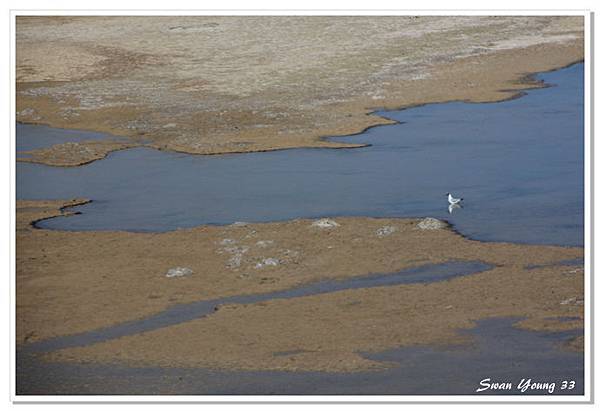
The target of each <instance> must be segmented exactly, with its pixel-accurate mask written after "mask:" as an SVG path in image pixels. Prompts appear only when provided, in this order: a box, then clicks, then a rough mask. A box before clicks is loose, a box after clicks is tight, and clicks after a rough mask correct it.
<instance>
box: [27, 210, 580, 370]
mask: <svg viewBox="0 0 600 411" xmlns="http://www.w3.org/2000/svg"><path fill="white" fill-rule="evenodd" d="M85 201H86V200H73V201H65V202H62V201H52V202H38V201H26V202H25V201H23V202H21V201H20V202H18V203H17V341H18V346H19V347H20V348H21V349H22V348H23V347H26V346H27V344H28V343H32V342H35V341H41V340H44V339H48V338H51V337H57V336H61V335H69V334H76V333H81V332H85V331H91V330H95V329H100V328H103V327H108V326H111V325H115V324H119V323H123V322H126V321H131V320H136V319H141V318H144V317H148V316H151V315H154V314H157V313H159V312H161V311H163V310H165V309H167V308H169V307H172V306H174V305H176V304H184V303H191V302H196V301H202V300H212V299H217V298H222V297H228V296H234V295H243V294H256V293H265V292H272V291H278V290H285V289H290V288H293V287H297V286H301V285H305V284H309V283H314V282H316V281H322V280H332V279H344V278H351V277H357V276H363V275H365V274H368V273H391V272H397V271H400V270H403V269H407V268H415V267H419V266H423V265H425V264H435V263H443V262H448V261H456V260H461V261H480V262H483V263H485V264H489V265H491V266H494V268H493V269H491V270H489V271H484V272H480V273H477V274H472V275H467V276H459V277H456V278H451V279H448V280H447V281H442V282H435V283H425V284H423V283H420V284H399V285H388V286H381V287H371V288H356V289H345V290H339V291H335V292H330V293H324V294H319V295H313V296H303V297H296V298H279V299H273V300H269V301H263V302H258V303H254V304H252V303H250V304H225V305H223V306H222V307H220V309H219V310H218V311H216V312H215V313H214V314H212V315H209V316H206V317H203V318H198V319H196V320H194V319H192V320H191V321H188V322H185V323H182V324H178V325H172V326H167V327H164V328H160V329H156V330H154V331H148V332H145V333H141V334H137V335H132V336H126V337H122V338H118V339H114V340H110V341H106V342H103V343H99V344H95V345H90V346H84V347H78V348H69V349H66V350H63V351H56V352H54V353H50V354H49V357H48V358H51V359H53V360H60V361H97V362H115V361H120V362H124V363H128V364H154V365H160V366H181V365H182V364H184V365H185V366H186V367H187V366H194V367H209V368H222V369H249V370H253V369H271V370H280V369H281V370H322V371H336V372H339V371H358V370H368V369H378V368H381V367H382V366H383V365H382V364H381V363H379V362H377V361H374V360H369V359H366V358H365V357H362V356H359V355H358V354H357V352H375V351H383V350H386V349H392V348H397V347H403V346H411V345H423V344H450V343H464V342H465V337H464V335H462V334H461V333H459V332H458V330H459V329H465V328H466V329H468V328H472V327H474V326H475V321H476V320H479V319H483V318H489V317H498V316H502V317H509V316H518V317H522V318H523V320H524V321H522V322H521V323H519V326H520V327H523V328H527V329H540V327H541V328H543V329H544V330H546V331H551V330H556V331H558V330H562V331H564V330H568V329H578V328H581V327H582V325H583V304H582V303H583V270H582V269H581V267H575V266H565V265H561V264H560V263H561V262H562V261H565V260H572V259H575V258H581V257H582V256H583V249H582V248H571V247H553V246H529V245H514V244H508V243H487V242H478V241H472V240H469V239H467V238H464V237H462V236H460V235H459V234H458V233H456V232H454V231H452V230H451V229H450V228H449V227H447V226H445V225H444V224H437V223H434V222H431V221H429V222H428V223H425V224H422V221H420V220H415V219H377V218H358V217H357V218H351V217H347V218H336V219H335V220H334V221H332V220H293V221H288V222H279V223H264V224H245V223H238V224H233V225H229V226H201V227H197V228H193V229H186V230H176V231H171V232H166V233H149V234H145V233H128V232H62V231H54V230H42V229H36V228H34V227H33V226H32V225H31V222H33V221H37V220H39V219H43V218H51V217H52V216H54V215H61V214H63V213H68V212H69V208H68V207H69V206H72V205H76V204H81V203H83V202H85ZM61 207H67V208H64V209H62V211H61ZM427 228H433V229H427ZM177 267H180V268H189V269H190V271H191V273H190V272H186V273H187V275H182V276H167V274H168V273H169V272H170V270H172V269H174V268H177ZM531 267H534V268H531ZM40 306H43V307H44V310H40V309H39V307H40ZM565 317H566V318H565ZM561 318H562V320H557V319H561ZM275 330H277V331H276V332H275ZM274 353H291V354H289V355H283V354H282V355H274Z"/></svg>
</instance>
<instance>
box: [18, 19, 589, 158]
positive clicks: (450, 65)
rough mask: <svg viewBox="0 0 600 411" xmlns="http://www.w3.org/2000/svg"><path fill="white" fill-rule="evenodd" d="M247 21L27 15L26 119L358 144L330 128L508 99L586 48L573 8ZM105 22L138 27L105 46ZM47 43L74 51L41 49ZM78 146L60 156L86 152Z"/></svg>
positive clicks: (225, 145) (21, 74) (197, 139)
mask: <svg viewBox="0 0 600 411" xmlns="http://www.w3.org/2000/svg"><path fill="white" fill-rule="evenodd" d="M250 20H252V19H249V20H248V19H242V20H239V19H231V18H230V19H228V18H208V17H197V18H188V19H184V20H181V19H179V20H177V21H175V20H172V19H168V18H167V19H162V20H156V19H152V18H149V19H143V18H142V19H140V18H138V19H136V26H135V27H136V28H135V29H132V28H131V27H129V28H123V23H124V22H126V21H127V20H119V18H92V19H86V18H69V19H55V18H31V17H29V18H22V19H20V20H19V21H18V24H17V38H18V45H17V47H18V53H17V54H18V56H17V111H18V115H17V119H18V120H19V121H22V122H27V123H39V124H47V125H50V126H54V127H60V128H71V129H85V130H94V131H101V132H107V133H109V134H113V135H119V136H127V137H130V138H131V140H132V142H133V143H139V141H140V140H141V139H143V140H150V144H149V145H150V146H151V147H154V148H157V149H162V150H170V151H179V152H185V153H195V154H221V153H243V152H256V151H269V150H276V149H286V148H296V147H329V148H336V147H337V148H340V147H356V145H348V144H344V143H340V142H335V141H331V140H326V139H323V137H326V136H340V135H350V134H356V133H359V132H361V131H362V130H364V129H366V128H368V127H371V126H374V125H381V124H388V123H389V120H387V119H385V118H382V117H378V116H374V115H371V114H370V113H372V112H373V111H374V110H377V109H381V108H383V109H400V108H407V107H411V106H415V105H422V104H427V103H434V102H446V101H451V100H462V101H472V102H484V101H498V100H504V99H507V98H510V97H512V96H514V95H516V94H518V93H520V92H521V90H522V89H523V88H525V87H537V86H539V84H536V83H535V82H533V81H532V79H531V78H530V77H528V75H529V74H531V73H537V72H541V71H547V70H552V69H555V68H557V67H563V66H566V65H568V64H571V63H573V62H576V61H580V60H582V58H583V31H582V25H583V19H581V18H577V17H575V18H566V17H553V18H527V17H521V18H519V17H512V18H509V17H506V18H489V17H488V18H454V17H452V18H419V19H414V18H401V17H398V18H381V17H378V18H374V19H372V18H371V19H370V18H365V17H357V18H342V19H340V18H329V19H328V18H318V19H293V18H292V19H287V20H286V19H283V20H281V19H277V18H266V19H262V20H260V19H259V20H257V21H258V22H264V23H263V25H261V24H257V22H254V20H252V21H250ZM175 23H177V24H175ZM284 23H285V24H287V26H286V30H285V32H283V33H279V32H278V30H280V29H282V27H281V26H282V24H284ZM233 26H235V28H236V30H238V31H239V30H241V31H242V32H243V33H245V35H246V36H247V40H246V41H247V42H248V43H250V45H251V47H252V50H254V47H256V52H255V53H248V49H247V47H248V44H246V43H244V41H241V42H239V44H236V43H235V42H234V41H233V39H232V37H231V36H233V33H235V31H234V32H230V31H229V30H233ZM177 27H181V29H177ZM349 28H350V29H349ZM267 29H268V30H271V31H273V33H278V34H280V35H281V38H277V39H274V38H272V37H271V36H272V34H269V33H270V32H269V31H268V30H267ZM107 30H110V32H111V33H113V32H114V33H113V35H117V33H121V34H123V33H122V31H123V30H125V31H127V35H128V36H129V37H127V41H123V40H122V39H113V40H114V41H113V42H112V43H111V44H110V46H109V45H107V44H104V42H106V41H107V40H106V39H104V40H103V39H101V38H99V37H97V36H96V35H94V32H99V33H102V32H106V31H107ZM355 30H356V31H355ZM288 31H289V32H293V33H294V36H290V35H289V33H287V32H288ZM386 33H387V35H386ZM540 33H541V34H540ZM321 35H327V36H328V38H327V42H326V43H324V44H320V47H321V48H320V49H319V50H321V52H320V54H318V57H319V60H318V61H317V60H312V59H311V58H313V57H316V56H315V55H314V53H316V51H315V50H314V45H313V43H314V39H313V37H316V38H319V37H320V36H321ZM367 35H370V36H371V37H369V36H367ZM311 36H313V37H311ZM144 39H153V40H154V42H153V45H152V46H150V45H148V44H147V43H146V42H145V40H144ZM196 42H199V43H201V44H204V45H205V46H206V48H205V49H204V48H202V49H197V48H194V47H193V44H196ZM40 44H45V45H46V46H47V47H48V48H50V49H51V50H53V51H54V52H55V53H56V55H57V56H62V57H63V58H64V59H65V61H66V62H67V64H65V63H64V62H63V61H61V62H60V64H59V63H58V62H56V64H53V63H52V61H50V62H47V61H43V62H41V61H40V58H41V55H40V53H41V52H42V49H41V48H40ZM84 46H85V47H84ZM262 48H264V55H261V53H260V52H259V50H261V49H262ZM182 50H185V53H179V54H178V53H177V52H178V51H182ZM43 51H44V56H45V55H46V49H43ZM215 54H216V56H215ZM275 56H277V57H275ZM220 58H222V59H224V60H223V61H230V59H235V62H236V63H235V65H229V64H226V63H223V64H220V63H219V62H220V61H221V60H219V59H220ZM169 59H170V60H169ZM168 61H171V63H168ZM201 61H202V62H204V64H205V65H204V66H203V65H202V64H200V63H199V62H201ZM69 62H71V64H68V63H69ZM194 62H195V63H194ZM42 63H45V64H42ZM231 64H233V63H231ZM235 67H240V68H241V67H245V68H246V70H237V69H235ZM50 156H51V153H50ZM70 156H71V157H70V158H67V157H64V156H63V157H62V158H61V159H54V161H53V164H54V165H60V163H61V162H63V163H64V165H75V164H77V163H78V162H82V161H81V160H80V159H79V155H78V153H77V151H76V150H73V151H72V152H71V153H70ZM46 158H47V159H48V161H50V157H46ZM42 161H43V159H42Z"/></svg>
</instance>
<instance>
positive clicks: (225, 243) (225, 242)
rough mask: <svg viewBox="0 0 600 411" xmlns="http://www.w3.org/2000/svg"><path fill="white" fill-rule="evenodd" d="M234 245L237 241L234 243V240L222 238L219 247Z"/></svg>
mask: <svg viewBox="0 0 600 411" xmlns="http://www.w3.org/2000/svg"><path fill="white" fill-rule="evenodd" d="M235 243H237V241H235V240H233V239H231V238H224V239H222V240H221V242H220V244H221V245H232V244H235Z"/></svg>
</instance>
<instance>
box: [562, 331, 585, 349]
mask: <svg viewBox="0 0 600 411" xmlns="http://www.w3.org/2000/svg"><path fill="white" fill-rule="evenodd" d="M564 347H565V348H566V349H567V350H571V351H578V352H581V351H583V350H584V347H585V339H584V338H583V335H580V336H577V337H573V338H571V339H570V340H569V341H567V343H566V344H564Z"/></svg>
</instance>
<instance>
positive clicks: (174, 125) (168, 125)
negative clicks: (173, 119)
mask: <svg viewBox="0 0 600 411" xmlns="http://www.w3.org/2000/svg"><path fill="white" fill-rule="evenodd" d="M175 127H177V124H175V123H169V124H165V125H164V126H163V128H175Z"/></svg>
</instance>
